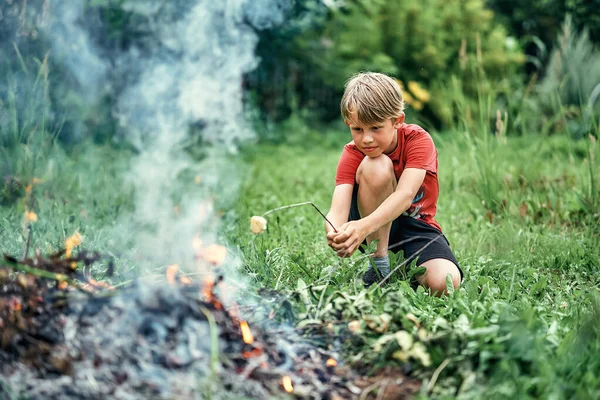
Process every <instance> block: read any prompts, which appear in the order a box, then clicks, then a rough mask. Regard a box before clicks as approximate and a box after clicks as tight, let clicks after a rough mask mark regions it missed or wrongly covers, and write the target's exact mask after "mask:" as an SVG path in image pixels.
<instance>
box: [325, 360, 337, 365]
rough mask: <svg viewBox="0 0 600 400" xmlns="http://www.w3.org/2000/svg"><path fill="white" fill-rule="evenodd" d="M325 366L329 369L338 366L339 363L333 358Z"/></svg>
mask: <svg viewBox="0 0 600 400" xmlns="http://www.w3.org/2000/svg"><path fill="white" fill-rule="evenodd" d="M325 365H327V366H328V367H335V366H337V361H335V359H333V358H330V359H328V360H327V362H326V363H325Z"/></svg>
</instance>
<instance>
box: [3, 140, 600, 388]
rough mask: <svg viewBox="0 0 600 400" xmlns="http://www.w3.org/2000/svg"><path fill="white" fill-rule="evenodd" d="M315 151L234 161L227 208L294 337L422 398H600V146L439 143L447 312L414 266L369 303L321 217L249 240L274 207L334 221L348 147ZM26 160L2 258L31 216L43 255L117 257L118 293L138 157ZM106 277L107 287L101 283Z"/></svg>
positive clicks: (10, 203) (288, 150) (6, 216)
mask: <svg viewBox="0 0 600 400" xmlns="http://www.w3.org/2000/svg"><path fill="white" fill-rule="evenodd" d="M306 137H307V139H306V140H304V142H306V143H310V144H304V145H303V144H299V143H295V144H289V143H288V144H284V145H279V146H275V145H265V144H263V145H259V146H254V147H248V148H246V149H245V150H244V151H243V152H242V153H241V154H240V155H237V156H235V157H232V159H231V163H232V164H231V165H232V168H231V169H232V170H236V171H238V172H239V173H240V174H244V176H243V179H242V181H243V182H244V183H243V187H242V191H241V193H240V196H239V198H238V199H237V201H236V202H235V204H234V205H233V206H232V205H231V204H232V203H231V202H232V199H231V198H230V197H227V198H226V196H222V197H219V195H218V193H216V194H215V196H216V203H215V207H216V210H217V211H220V212H221V214H222V218H221V223H220V231H219V232H220V238H221V240H222V241H223V242H224V243H225V242H226V243H228V247H229V249H230V252H231V253H233V254H235V255H237V257H238V258H239V260H240V269H241V271H242V274H244V275H247V276H248V277H249V280H250V281H251V282H253V285H252V288H250V289H249V290H250V291H251V292H256V290H257V289H258V288H268V289H276V290H277V291H279V292H280V293H282V294H283V296H282V298H287V299H288V300H289V301H290V302H289V304H291V307H281V308H280V309H279V311H281V312H279V318H280V319H281V320H282V322H286V323H290V322H291V323H293V324H296V325H297V326H299V327H303V328H305V329H309V328H311V327H321V328H323V327H325V329H326V330H327V332H329V334H330V335H331V337H332V338H333V339H335V338H346V339H348V340H345V341H344V343H341V344H340V345H341V346H342V347H343V353H344V354H345V359H346V362H348V363H351V364H352V365H353V366H355V367H356V368H358V369H359V370H361V371H363V372H365V373H368V372H372V371H373V370H375V369H376V368H378V367H381V366H389V365H392V366H394V365H397V366H398V368H402V369H403V371H405V372H409V373H411V374H413V375H414V376H416V377H418V378H419V379H421V380H422V381H423V386H422V389H421V393H422V396H424V397H434V398H454V397H456V396H457V395H459V396H460V397H461V398H481V397H482V396H484V395H485V396H492V398H503V397H512V398H515V397H516V398H540V397H541V398H557V399H559V398H573V397H577V398H598V397H599V396H600V378H598V371H600V361H599V359H598V357H597V354H600V353H599V352H600V300H599V299H600V296H599V290H598V288H599V285H600V225H599V216H598V213H599V211H600V192H599V188H600V183H599V181H598V175H599V174H598V172H597V171H598V160H600V146H595V147H594V146H593V142H592V141H590V140H581V141H572V140H570V139H569V138H567V137H562V136H554V137H524V138H508V139H507V140H506V141H498V140H496V139H495V138H493V137H491V136H490V137H477V136H470V135H466V134H463V133H458V132H449V133H445V134H444V135H436V136H435V137H434V140H435V142H436V144H437V146H438V151H439V161H440V166H439V171H440V172H439V181H440V200H439V206H438V215H437V220H438V221H439V222H440V224H441V226H442V227H443V229H444V233H445V234H446V236H447V237H448V239H449V241H450V243H451V244H452V247H453V249H454V251H455V253H456V255H457V258H458V260H459V262H460V263H461V266H462V268H463V270H464V272H465V277H466V278H465V281H464V282H463V284H462V286H461V287H460V288H459V289H458V290H456V291H454V292H452V293H451V294H450V295H449V296H448V297H447V298H436V297H433V296H429V295H428V293H426V292H425V290H423V289H422V288H419V289H418V290H416V291H415V290H413V289H411V288H410V285H409V284H408V282H407V279H406V278H407V277H408V276H410V274H411V273H412V272H414V266H407V267H403V268H401V269H400V270H399V271H398V273H397V274H396V275H395V276H394V279H393V280H392V282H391V283H390V284H388V285H387V286H385V287H384V288H383V289H377V288H373V289H370V290H365V289H364V288H363V287H362V282H361V279H360V278H361V275H362V273H363V272H364V271H365V270H366V268H367V260H366V258H365V256H363V255H360V254H356V255H354V256H353V257H352V258H350V259H339V258H337V257H336V256H335V255H334V254H333V252H332V251H331V250H330V249H329V248H328V247H327V245H326V242H325V238H324V229H323V220H322V218H321V217H320V216H319V214H318V213H317V212H316V211H315V210H314V209H313V208H312V207H310V206H303V207H297V208H291V209H286V210H281V211H278V212H275V213H272V214H269V215H268V216H267V218H268V229H267V231H266V232H264V233H263V234H261V235H254V234H252V233H251V232H250V230H249V220H250V217H251V216H253V215H261V214H263V213H264V212H266V211H268V210H270V209H273V208H276V207H280V206H284V205H288V204H293V203H299V202H304V201H312V202H314V203H315V204H316V206H317V207H319V208H320V209H321V210H322V211H323V212H324V213H326V212H327V210H328V208H329V201H330V196H331V193H332V191H333V184H334V174H335V167H336V164H337V160H338V157H339V155H340V151H341V146H342V145H343V143H344V142H345V141H346V140H347V138H346V137H345V136H343V137H339V138H337V137H334V138H333V139H332V138H329V139H328V140H327V142H326V143H325V144H323V145H319V146H317V145H316V143H321V142H320V141H319V140H321V137H320V136H319V135H318V134H316V133H308V134H307V136H306ZM298 142H299V141H298ZM19 149H20V150H19V151H18V152H16V153H10V154H5V155H6V157H4V167H5V169H7V170H10V171H12V174H13V175H14V176H15V177H17V178H19V182H21V183H18V184H12V183H11V184H10V185H9V184H8V183H7V181H5V183H4V187H3V192H2V193H3V194H2V201H3V207H0V243H1V247H2V249H1V250H2V252H5V253H10V254H14V255H20V254H22V251H23V249H24V246H25V242H26V238H27V236H26V232H25V231H24V230H23V213H24V211H25V209H33V210H35V211H36V213H37V214H38V217H39V220H38V221H37V222H36V223H35V224H34V242H33V248H37V249H40V251H41V252H42V253H45V252H51V251H53V250H55V249H57V248H58V247H60V246H61V245H62V243H63V242H64V239H65V238H66V237H68V236H69V235H71V234H72V233H73V232H74V231H76V230H79V231H80V232H81V233H82V234H83V235H84V237H85V247H86V248H87V249H93V250H98V251H100V252H104V253H113V254H115V255H116V256H117V260H118V264H117V266H118V269H117V275H116V277H115V278H114V279H115V280H116V281H117V282H118V281H119V279H121V280H122V279H126V278H127V277H128V276H130V275H131V272H135V271H136V268H137V267H136V262H135V259H133V258H131V257H129V255H130V254H131V253H126V252H125V250H126V249H127V247H128V246H129V239H130V238H129V237H128V235H127V232H122V231H121V230H120V229H119V224H118V221H119V219H120V218H121V217H122V216H123V215H127V214H128V213H129V212H130V211H131V210H132V209H133V208H134V204H133V200H132V199H133V196H132V189H128V186H127V184H126V182H125V181H124V180H123V171H126V170H127V169H128V160H129V159H130V158H131V155H129V154H125V152H124V151H117V150H115V149H112V148H109V147H98V146H92V145H85V146H82V147H81V148H76V149H73V150H72V151H71V152H70V154H69V155H67V154H65V153H64V152H63V151H62V150H60V148H58V147H52V148H50V149H45V150H44V151H43V152H40V153H39V154H38V153H35V151H34V149H32V148H28V147H27V146H22V147H20V148H19ZM590 151H591V153H590ZM36 154H37V155H36ZM592 155H593V157H592ZM594 157H595V160H594ZM34 177H40V178H43V179H44V182H42V183H39V184H37V185H36V186H34V189H33V191H34V194H35V201H34V203H31V204H29V203H27V202H26V201H25V200H24V199H26V198H27V194H26V190H25V189H26V186H25V184H24V183H26V182H31V181H32V179H33V178H34ZM32 205H33V206H32ZM121 252H123V253H121ZM121 254H127V256H121ZM393 260H394V262H395V263H396V264H397V263H399V262H401V257H395V258H394V259H393ZM104 267H105V266H104V265H99V266H98V267H97V269H96V270H95V271H94V273H95V274H96V275H97V276H98V277H102V272H103V268H104ZM284 309H285V310H286V312H285V313H284V312H283V310H284ZM290 310H291V311H292V313H290V312H288V311H290Z"/></svg>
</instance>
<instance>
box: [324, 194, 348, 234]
mask: <svg viewBox="0 0 600 400" xmlns="http://www.w3.org/2000/svg"><path fill="white" fill-rule="evenodd" d="M353 189H354V185H350V184H348V183H343V184H341V185H337V186H336V187H335V189H334V190H333V196H332V197H331V208H330V209H329V212H328V213H327V219H328V220H329V221H331V223H332V224H333V225H334V226H335V229H338V230H339V229H340V227H341V226H342V225H344V224H345V223H346V222H348V214H349V213H350V204H351V203H352V190H353ZM330 232H333V228H332V227H331V225H329V223H327V222H325V233H330Z"/></svg>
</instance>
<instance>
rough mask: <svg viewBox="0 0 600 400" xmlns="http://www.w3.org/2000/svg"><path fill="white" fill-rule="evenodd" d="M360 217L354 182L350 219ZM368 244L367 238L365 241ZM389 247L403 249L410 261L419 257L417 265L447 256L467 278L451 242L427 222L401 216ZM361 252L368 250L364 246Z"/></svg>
mask: <svg viewBox="0 0 600 400" xmlns="http://www.w3.org/2000/svg"><path fill="white" fill-rule="evenodd" d="M359 219H360V212H359V211H358V185H357V184H354V190H353V192H352V204H351V206H350V214H349V216H348V220H349V221H356V220H359ZM398 243H401V244H398ZM363 244H364V245H366V244H367V242H366V240H365V241H364V242H363ZM388 248H389V249H390V250H391V251H393V252H394V253H398V252H399V251H402V252H403V253H404V259H405V260H406V263H407V264H410V263H411V262H412V261H413V260H414V259H415V258H416V259H417V265H420V264H422V263H424V262H425V261H429V260H433V259H434V258H444V259H446V260H450V261H452V262H453V263H454V264H455V265H456V267H457V268H458V270H459V271H460V279H461V281H462V279H463V271H462V269H461V268H460V265H458V261H457V260H456V257H455V256H454V253H452V249H450V243H449V242H448V239H446V236H444V235H443V234H442V232H440V231H439V230H437V229H436V228H434V227H433V226H431V225H429V224H428V223H426V222H423V221H420V220H418V219H416V218H413V217H408V216H404V215H401V216H399V217H398V218H396V219H395V220H394V221H393V222H392V227H391V228H390V241H389V245H388ZM360 251H362V252H364V249H362V246H361V248H360Z"/></svg>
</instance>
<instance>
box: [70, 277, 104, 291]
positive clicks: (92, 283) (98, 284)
mask: <svg viewBox="0 0 600 400" xmlns="http://www.w3.org/2000/svg"><path fill="white" fill-rule="evenodd" d="M87 280H88V282H89V283H83V284H81V288H82V289H83V290H86V291H88V292H90V293H95V292H97V291H98V289H99V288H102V289H108V290H115V288H114V287H113V286H111V285H110V284H108V283H106V282H104V281H97V280H95V279H94V278H87ZM64 283H66V282H64Z"/></svg>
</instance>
